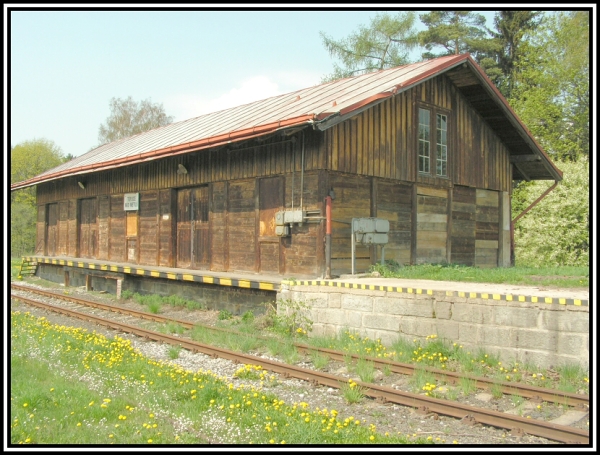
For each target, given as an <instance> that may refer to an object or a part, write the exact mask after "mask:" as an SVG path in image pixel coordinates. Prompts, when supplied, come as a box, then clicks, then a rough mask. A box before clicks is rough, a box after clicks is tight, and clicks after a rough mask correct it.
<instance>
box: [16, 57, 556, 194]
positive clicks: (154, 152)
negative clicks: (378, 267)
mask: <svg viewBox="0 0 600 455" xmlns="http://www.w3.org/2000/svg"><path fill="white" fill-rule="evenodd" d="M440 74H445V75H446V76H447V77H448V78H450V80H451V81H452V82H453V83H454V84H455V85H456V87H457V88H458V90H459V91H460V92H461V93H462V95H463V96H464V97H465V98H466V99H467V101H468V102H469V103H470V104H471V105H472V106H473V108H474V109H475V110H476V111H477V112H478V113H479V114H480V115H481V117H482V118H483V119H484V120H485V121H486V122H487V123H488V125H489V126H490V127H491V128H492V130H494V132H495V133H496V134H497V135H498V137H499V138H500V139H501V140H502V141H503V142H504V144H505V145H506V146H507V148H508V149H509V151H510V156H511V161H513V163H514V164H515V172H514V173H513V178H514V179H515V180H523V179H526V180H562V172H561V171H560V170H559V169H558V168H557V167H556V166H555V165H554V164H553V163H552V161H551V160H550V158H549V157H548V156H547V155H546V153H545V152H544V151H543V150H542V148H541V147H540V146H539V144H538V143H537V142H536V141H535V139H534V138H533V136H532V135H531V133H530V132H529V130H528V129H527V128H526V127H525V126H524V125H523V124H522V123H521V121H520V120H519V119H518V117H517V115H516V114H515V113H514V112H513V110H512V109H511V108H510V106H509V105H508V102H507V101H506V100H505V99H504V97H503V96H502V94H500V92H499V91H498V89H497V88H496V87H495V86H494V85H493V83H492V82H491V81H490V80H489V78H488V77H487V76H486V75H485V73H484V72H483V70H482V69H481V68H480V67H479V66H478V65H477V63H476V62H475V61H474V60H473V59H472V58H471V56H470V55H469V54H462V55H452V56H447V57H440V58H436V59H432V60H426V61H423V62H420V63H413V64H410V65H404V66H399V67H396V68H390V69H387V70H381V71H378V72H374V73H367V74H363V75H360V76H355V77H351V78H346V79H340V80H337V81H333V82H329V83H326V84H321V85H317V86H314V87H309V88H306V89H302V90H298V91H295V92H291V93H287V94H284V95H278V96H274V97H271V98H267V99H264V100H260V101H255V102H252V103H249V104H245V105H242V106H237V107H233V108H230V109H225V110H222V111H217V112H213V113H210V114H205V115H202V116H200V117H195V118H192V119H189V120H185V121H181V122H176V123H172V124H170V125H167V126H163V127H160V128H156V129H153V130H150V131H147V132H144V133H140V134H137V135H134V136H131V137H128V138H125V139H120V140H117V141H114V142H111V143H108V144H104V145H101V146H100V147H98V148H96V149H94V150H91V151H89V152H88V153H85V154H84V155H81V156H79V157H76V158H74V159H73V160H71V161H69V162H67V163H63V164H61V165H60V166H57V167H55V168H53V169H51V170H49V171H46V172H44V173H42V174H40V175H37V176H35V177H33V178H31V179H28V180H25V181H23V182H19V183H15V184H13V185H11V191H13V190H17V189H20V188H24V187H27V186H32V185H36V184H39V183H43V182H47V181H50V180H55V179H59V178H63V177H67V176H71V175H79V174H86V173H90V172H96V171H101V170H107V169H112V168H115V167H121V166H126V165H131V164H136V163H141V162H145V161H149V160H155V159H158V158H163V157H166V156H173V155H178V154H183V153H190V152H194V151H198V150H202V149H208V148H213V147H218V146H222V145H226V144H228V143H231V142H238V141H243V140H247V139H250V138H254V137H258V136H264V135H267V134H271V133H274V132H276V131H278V130H282V129H287V128H293V127H300V126H306V125H312V126H313V127H314V128H318V129H319V130H325V129H327V128H330V127H331V126H333V125H335V124H337V123H340V122H342V121H344V120H346V119H347V118H349V117H351V116H353V115H356V114H358V113H359V112H361V111H363V110H365V109H368V108H369V107H371V106H373V105H375V104H377V103H380V102H382V101H384V100H385V99H387V98H389V97H392V96H394V95H396V94H398V93H401V92H403V91H405V90H408V89H410V88H411V87H414V86H415V85H418V84H419V83H422V82H423V81H425V80H427V79H430V78H432V77H435V76H438V75H440Z"/></svg>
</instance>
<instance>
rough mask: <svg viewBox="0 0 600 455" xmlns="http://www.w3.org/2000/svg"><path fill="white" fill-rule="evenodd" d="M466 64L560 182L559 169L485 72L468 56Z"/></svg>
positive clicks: (554, 177)
mask: <svg viewBox="0 0 600 455" xmlns="http://www.w3.org/2000/svg"><path fill="white" fill-rule="evenodd" d="M467 62H468V64H469V65H470V67H471V69H472V70H473V71H474V73H475V75H476V76H477V77H478V78H479V79H480V80H481V81H482V86H483V87H484V88H485V89H486V90H487V91H488V92H489V93H490V95H491V96H492V98H493V99H495V100H496V101H497V103H498V104H499V106H500V108H501V109H502V110H503V111H504V114H505V115H506V118H507V119H508V120H509V122H510V123H511V124H512V125H513V126H514V127H515V129H516V130H517V131H518V132H519V134H520V135H521V137H523V139H524V140H525V142H527V143H528V144H529V146H530V148H531V150H532V151H533V152H534V154H537V155H538V156H539V157H540V158H542V161H543V162H544V167H545V168H546V169H547V170H548V172H549V174H550V175H551V176H552V178H553V179H554V180H556V181H560V180H562V176H563V173H562V171H561V170H560V169H558V168H557V167H556V166H555V165H554V163H553V162H552V160H551V159H550V157H549V156H548V155H547V154H546V152H545V151H544V149H543V148H542V147H541V146H540V145H539V144H538V143H537V141H536V140H535V138H534V137H533V135H532V134H531V132H530V131H529V129H528V128H527V127H526V126H525V125H524V124H523V122H521V120H520V119H519V117H518V116H517V114H516V113H515V111H513V110H512V108H511V107H510V105H509V104H508V101H507V100H506V98H504V96H503V95H502V93H500V91H499V90H498V88H497V87H496V86H495V85H494V83H493V82H492V81H491V80H490V78H489V77H488V76H487V74H485V72H484V71H483V70H482V69H481V68H480V67H479V65H477V64H476V63H475V61H474V60H473V59H472V57H471V56H468V59H467Z"/></svg>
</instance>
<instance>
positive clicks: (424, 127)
mask: <svg viewBox="0 0 600 455" xmlns="http://www.w3.org/2000/svg"><path fill="white" fill-rule="evenodd" d="M429 114H430V112H429V111H428V110H427V109H419V145H418V147H419V172H426V173H429V160H430V156H431V141H430V137H431V123H430V115H429Z"/></svg>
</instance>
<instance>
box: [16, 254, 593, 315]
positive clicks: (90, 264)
mask: <svg viewBox="0 0 600 455" xmlns="http://www.w3.org/2000/svg"><path fill="white" fill-rule="evenodd" d="M24 259H25V260H28V261H37V262H38V263H40V264H52V265H59V266H67V267H72V268H75V269H80V271H82V272H84V273H85V270H90V271H107V272H116V273H120V274H128V275H131V276H137V277H148V278H163V279H168V280H175V281H186V282H194V283H202V284H211V285H217V286H227V287H233V288H244V289H257V290H263V291H275V292H277V291H279V290H280V289H281V285H282V284H284V285H286V286H333V287H339V288H346V289H367V290H376V291H387V292H400V293H415V294H433V293H439V292H443V293H445V294H446V295H452V296H458V297H469V298H480V299H492V300H505V301H520V302H531V303H538V302H539V303H549V304H552V303H557V304H560V305H576V306H588V305H589V289H585V288H582V289H560V288H552V289H550V288H546V287H544V286H520V285H512V284H493V283H474V282H457V281H434V280H414V279H401V278H376V277H372V276H369V275H367V274H361V275H342V276H341V277H340V278H336V279H330V280H324V279H286V278H284V277H282V276H280V275H268V274H264V273H252V272H213V271H210V270H192V269H182V268H175V267H158V266H144V265H138V264H130V263H115V262H110V261H101V260H96V259H81V258H71V257H54V256H53V257H48V256H26V257H24Z"/></svg>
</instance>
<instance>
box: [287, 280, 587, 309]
mask: <svg viewBox="0 0 600 455" xmlns="http://www.w3.org/2000/svg"><path fill="white" fill-rule="evenodd" d="M281 283H282V284H285V285H288V286H333V287H338V288H346V289H364V290H368V291H386V292H399V293H403V294H424V295H434V293H437V294H439V293H443V294H444V295H445V296H448V297H465V298H469V299H486V300H502V301H507V302H527V303H548V304H558V305H575V306H588V305H589V303H588V301H587V300H583V299H567V298H561V297H539V296H535V295H514V294H492V293H487V292H463V291H434V290H432V289H420V288H403V287H397V286H380V285H375V284H359V283H344V282H339V281H329V280H287V281H285V280H284V281H282V282H281Z"/></svg>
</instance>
